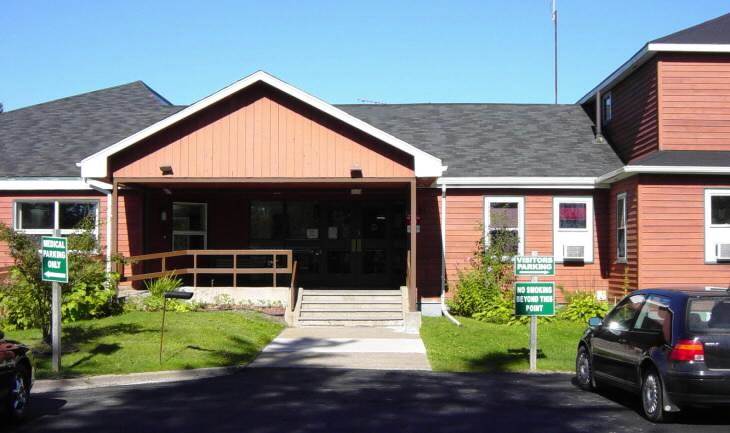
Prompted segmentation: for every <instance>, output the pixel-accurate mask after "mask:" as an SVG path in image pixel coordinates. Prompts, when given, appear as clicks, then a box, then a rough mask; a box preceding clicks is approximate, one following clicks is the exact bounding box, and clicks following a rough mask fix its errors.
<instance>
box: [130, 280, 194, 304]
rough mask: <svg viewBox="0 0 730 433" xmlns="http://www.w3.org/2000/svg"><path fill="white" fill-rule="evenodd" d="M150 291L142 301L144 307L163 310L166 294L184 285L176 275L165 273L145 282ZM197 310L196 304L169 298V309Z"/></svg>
mask: <svg viewBox="0 0 730 433" xmlns="http://www.w3.org/2000/svg"><path fill="white" fill-rule="evenodd" d="M145 286H146V287H147V290H148V291H149V296H146V297H145V298H144V300H143V301H142V308H143V309H144V310H145V311H162V307H163V305H164V303H165V298H164V294H165V293H167V292H172V291H173V290H175V289H177V288H179V287H180V286H182V280H181V279H179V278H177V277H176V276H174V275H165V276H164V277H161V278H158V279H156V280H153V281H151V282H147V283H146V284H145ZM193 310H195V304H193V303H191V302H185V301H181V300H179V299H168V300H167V311H177V312H188V311H193Z"/></svg>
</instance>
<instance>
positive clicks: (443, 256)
mask: <svg viewBox="0 0 730 433" xmlns="http://www.w3.org/2000/svg"><path fill="white" fill-rule="evenodd" d="M441 314H443V315H444V316H446V318H447V319H449V320H450V321H451V322H452V323H453V324H454V325H456V326H461V323H460V322H459V321H458V320H456V319H455V318H454V316H452V315H451V313H449V307H448V306H447V305H446V183H442V184H441Z"/></svg>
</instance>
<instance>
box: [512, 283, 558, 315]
mask: <svg viewBox="0 0 730 433" xmlns="http://www.w3.org/2000/svg"><path fill="white" fill-rule="evenodd" d="M515 315H517V316H553V315H555V283H538V282H518V283H515Z"/></svg>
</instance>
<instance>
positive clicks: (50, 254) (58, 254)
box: [41, 236, 68, 283]
mask: <svg viewBox="0 0 730 433" xmlns="http://www.w3.org/2000/svg"><path fill="white" fill-rule="evenodd" d="M41 259H42V262H43V265H42V269H41V278H42V280H43V281H52V282H55V283H68V248H67V243H66V238H61V237H52V236H43V237H42V238H41Z"/></svg>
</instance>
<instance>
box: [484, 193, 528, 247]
mask: <svg viewBox="0 0 730 433" xmlns="http://www.w3.org/2000/svg"><path fill="white" fill-rule="evenodd" d="M484 208H485V210H484V212H485V215H484V221H485V224H484V227H485V233H484V239H485V241H486V242H488V243H492V242H500V243H503V244H504V245H505V250H506V252H508V253H509V254H512V255H523V254H524V220H525V217H524V198H523V197H487V198H486V199H485V206H484Z"/></svg>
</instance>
